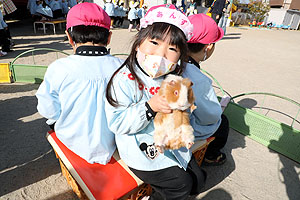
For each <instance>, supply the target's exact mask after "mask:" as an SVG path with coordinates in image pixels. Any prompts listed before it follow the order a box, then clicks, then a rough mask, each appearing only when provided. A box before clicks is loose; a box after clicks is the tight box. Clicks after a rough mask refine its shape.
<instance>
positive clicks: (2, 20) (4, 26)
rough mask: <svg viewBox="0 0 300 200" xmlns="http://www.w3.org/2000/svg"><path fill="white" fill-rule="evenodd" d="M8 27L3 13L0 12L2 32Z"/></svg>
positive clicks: (0, 28)
mask: <svg viewBox="0 0 300 200" xmlns="http://www.w3.org/2000/svg"><path fill="white" fill-rule="evenodd" d="M6 27H7V24H6V23H5V21H4V19H3V15H2V12H1V10H0V30H2V29H4V28H6Z"/></svg>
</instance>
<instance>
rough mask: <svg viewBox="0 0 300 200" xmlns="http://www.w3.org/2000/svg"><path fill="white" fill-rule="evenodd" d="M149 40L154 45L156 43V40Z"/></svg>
mask: <svg viewBox="0 0 300 200" xmlns="http://www.w3.org/2000/svg"><path fill="white" fill-rule="evenodd" d="M150 42H151V43H152V44H154V45H158V42H156V41H155V40H150Z"/></svg>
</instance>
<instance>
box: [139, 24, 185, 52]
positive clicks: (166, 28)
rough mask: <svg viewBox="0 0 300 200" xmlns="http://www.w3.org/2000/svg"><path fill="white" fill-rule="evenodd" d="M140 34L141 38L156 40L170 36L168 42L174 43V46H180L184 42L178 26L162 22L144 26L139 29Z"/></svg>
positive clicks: (183, 36)
mask: <svg viewBox="0 0 300 200" xmlns="http://www.w3.org/2000/svg"><path fill="white" fill-rule="evenodd" d="M141 34H142V35H143V36H142V37H143V38H151V39H158V40H165V39H166V38H167V37H168V36H170V41H169V42H170V43H169V44H171V45H175V46H176V47H182V46H183V45H185V44H184V43H185V42H186V38H185V35H184V33H183V32H182V31H181V30H180V29H179V28H177V27H176V26H174V25H172V24H167V23H163V22H156V23H153V25H151V26H148V27H147V28H145V29H144V31H141Z"/></svg>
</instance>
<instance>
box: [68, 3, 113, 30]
mask: <svg viewBox="0 0 300 200" xmlns="http://www.w3.org/2000/svg"><path fill="white" fill-rule="evenodd" d="M78 25H85V26H100V27H103V28H106V29H108V30H109V29H110V17H109V16H108V15H107V13H106V12H105V11H104V10H103V9H102V8H101V7H100V6H98V5H97V4H95V3H88V2H85V3H80V4H77V5H75V6H74V7H72V8H71V9H70V10H69V12H68V15H67V27H66V28H67V29H68V28H70V27H73V26H78Z"/></svg>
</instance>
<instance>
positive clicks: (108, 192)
mask: <svg viewBox="0 0 300 200" xmlns="http://www.w3.org/2000/svg"><path fill="white" fill-rule="evenodd" d="M47 139H48V141H49V143H50V144H51V146H52V147H53V149H54V151H55V153H56V156H57V158H58V159H59V163H60V166H61V170H62V174H63V175H64V176H65V178H66V179H67V182H68V184H69V185H70V186H71V187H72V189H73V191H74V192H75V193H76V195H77V196H78V197H79V198H80V199H100V200H102V199H105V200H111V199H126V200H129V199H130V200H138V199H141V198H142V197H143V196H146V195H150V194H151V192H152V190H151V187H150V185H148V184H144V183H143V181H141V180H140V179H139V178H138V177H136V176H135V175H134V174H133V173H132V172H131V171H130V170H129V168H128V166H127V165H126V164H125V163H124V161H122V160H121V159H120V156H119V153H118V151H116V152H115V153H114V155H113V157H112V158H111V161H110V162H109V163H108V164H107V165H100V164H89V163H88V162H86V161H85V160H84V159H82V158H81V157H79V156H78V155H76V154H75V153H73V152H72V151H71V150H69V149H68V148H67V147H66V146H65V145H64V144H63V143H62V142H61V141H60V140H59V139H58V138H57V137H56V134H55V132H53V131H50V132H48V133H47ZM213 139H214V138H208V139H207V140H203V141H197V142H196V143H195V145H194V146H193V147H192V151H193V154H194V155H195V157H196V159H197V162H198V164H199V165H201V162H202V160H203V157H204V154H205V152H206V149H207V146H208V144H209V143H210V142H211V141H212V140H213Z"/></svg>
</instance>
